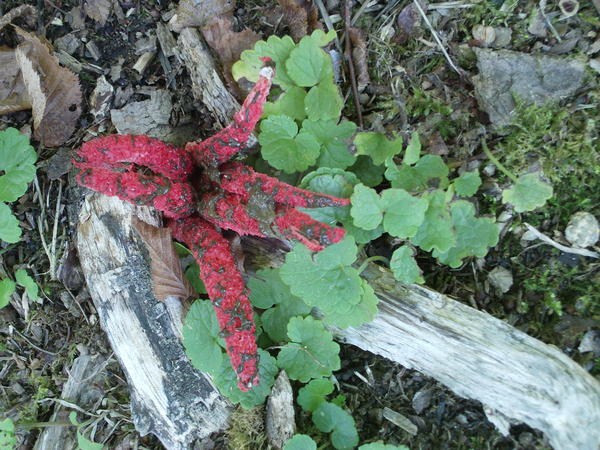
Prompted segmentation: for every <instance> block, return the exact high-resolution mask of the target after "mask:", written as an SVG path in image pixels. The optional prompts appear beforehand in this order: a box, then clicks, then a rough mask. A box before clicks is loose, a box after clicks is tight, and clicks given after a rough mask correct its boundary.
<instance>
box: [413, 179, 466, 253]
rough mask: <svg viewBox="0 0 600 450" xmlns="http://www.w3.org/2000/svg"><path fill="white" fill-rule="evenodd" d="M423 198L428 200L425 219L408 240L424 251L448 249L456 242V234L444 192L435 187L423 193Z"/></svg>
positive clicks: (443, 250)
mask: <svg viewBox="0 0 600 450" xmlns="http://www.w3.org/2000/svg"><path fill="white" fill-rule="evenodd" d="M423 198H425V199H427V201H428V202H429V205H428V207H427V211H425V219H424V220H423V223H422V224H421V226H420V227H419V230H418V231H417V234H415V235H414V236H413V237H412V238H411V240H410V241H411V242H412V243H413V244H414V245H417V246H419V247H421V248H422V249H423V250H425V251H426V252H429V251H431V250H432V249H436V250H437V251H438V252H445V251H448V250H449V249H450V248H451V247H453V246H454V245H455V244H456V234H455V233H454V229H453V227H452V219H451V217H450V212H449V211H448V205H447V204H446V193H445V192H444V191H442V190H440V189H437V190H435V191H433V192H430V193H427V194H424V195H423Z"/></svg>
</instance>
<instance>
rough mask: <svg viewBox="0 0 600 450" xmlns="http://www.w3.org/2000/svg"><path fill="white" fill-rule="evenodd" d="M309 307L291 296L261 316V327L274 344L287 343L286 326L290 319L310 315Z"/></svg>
mask: <svg viewBox="0 0 600 450" xmlns="http://www.w3.org/2000/svg"><path fill="white" fill-rule="evenodd" d="M311 309H312V308H311V307H310V306H308V305H307V304H306V303H304V302H303V301H302V300H301V299H299V298H298V297H296V296H294V295H293V296H291V297H290V298H289V299H288V300H287V301H285V302H283V303H280V304H279V305H277V306H275V307H273V308H270V309H268V310H266V311H265V312H264V313H263V315H262V316H261V319H262V326H263V329H264V331H265V333H267V335H268V336H269V338H271V340H273V341H274V342H284V341H287V324H288V323H289V321H290V319H291V318H292V317H299V316H302V317H304V316H306V315H308V314H310V311H311Z"/></svg>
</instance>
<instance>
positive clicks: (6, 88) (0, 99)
mask: <svg viewBox="0 0 600 450" xmlns="http://www.w3.org/2000/svg"><path fill="white" fill-rule="evenodd" d="M30 108H31V99H30V98H29V94H27V90H26V89H25V84H24V83H23V77H22V76H21V71H20V69H19V66H18V64H17V59H16V57H15V50H14V49H12V48H8V47H0V114H7V113H11V112H15V111H22V110H24V109H30Z"/></svg>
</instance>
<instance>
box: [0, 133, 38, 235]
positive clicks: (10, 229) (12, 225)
mask: <svg viewBox="0 0 600 450" xmlns="http://www.w3.org/2000/svg"><path fill="white" fill-rule="evenodd" d="M36 160H37V154H36V152H35V150H34V149H33V147H32V146H31V145H29V139H28V138H27V136H25V135H23V134H21V133H19V130H17V129H15V128H7V129H6V130H3V131H0V239H1V240H3V241H5V242H9V243H15V242H18V241H19V239H20V238H21V228H20V227H19V223H18V221H17V218H16V217H15V216H14V215H13V214H12V211H11V210H10V206H8V204H7V203H10V202H14V201H15V200H17V199H18V198H19V197H21V196H22V195H23V194H24V193H25V191H26V190H27V186H28V185H29V183H30V182H31V181H32V180H33V179H34V178H35V170H36V169H35V161H36Z"/></svg>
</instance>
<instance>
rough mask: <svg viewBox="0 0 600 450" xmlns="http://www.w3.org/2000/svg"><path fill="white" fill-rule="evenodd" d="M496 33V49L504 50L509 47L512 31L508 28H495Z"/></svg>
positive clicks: (494, 45)
mask: <svg viewBox="0 0 600 450" xmlns="http://www.w3.org/2000/svg"><path fill="white" fill-rule="evenodd" d="M494 31H495V33H496V39H494V42H492V45H493V47H494V48H504V47H508V44H510V41H511V39H512V30H511V29H510V28H506V27H496V28H494Z"/></svg>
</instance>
